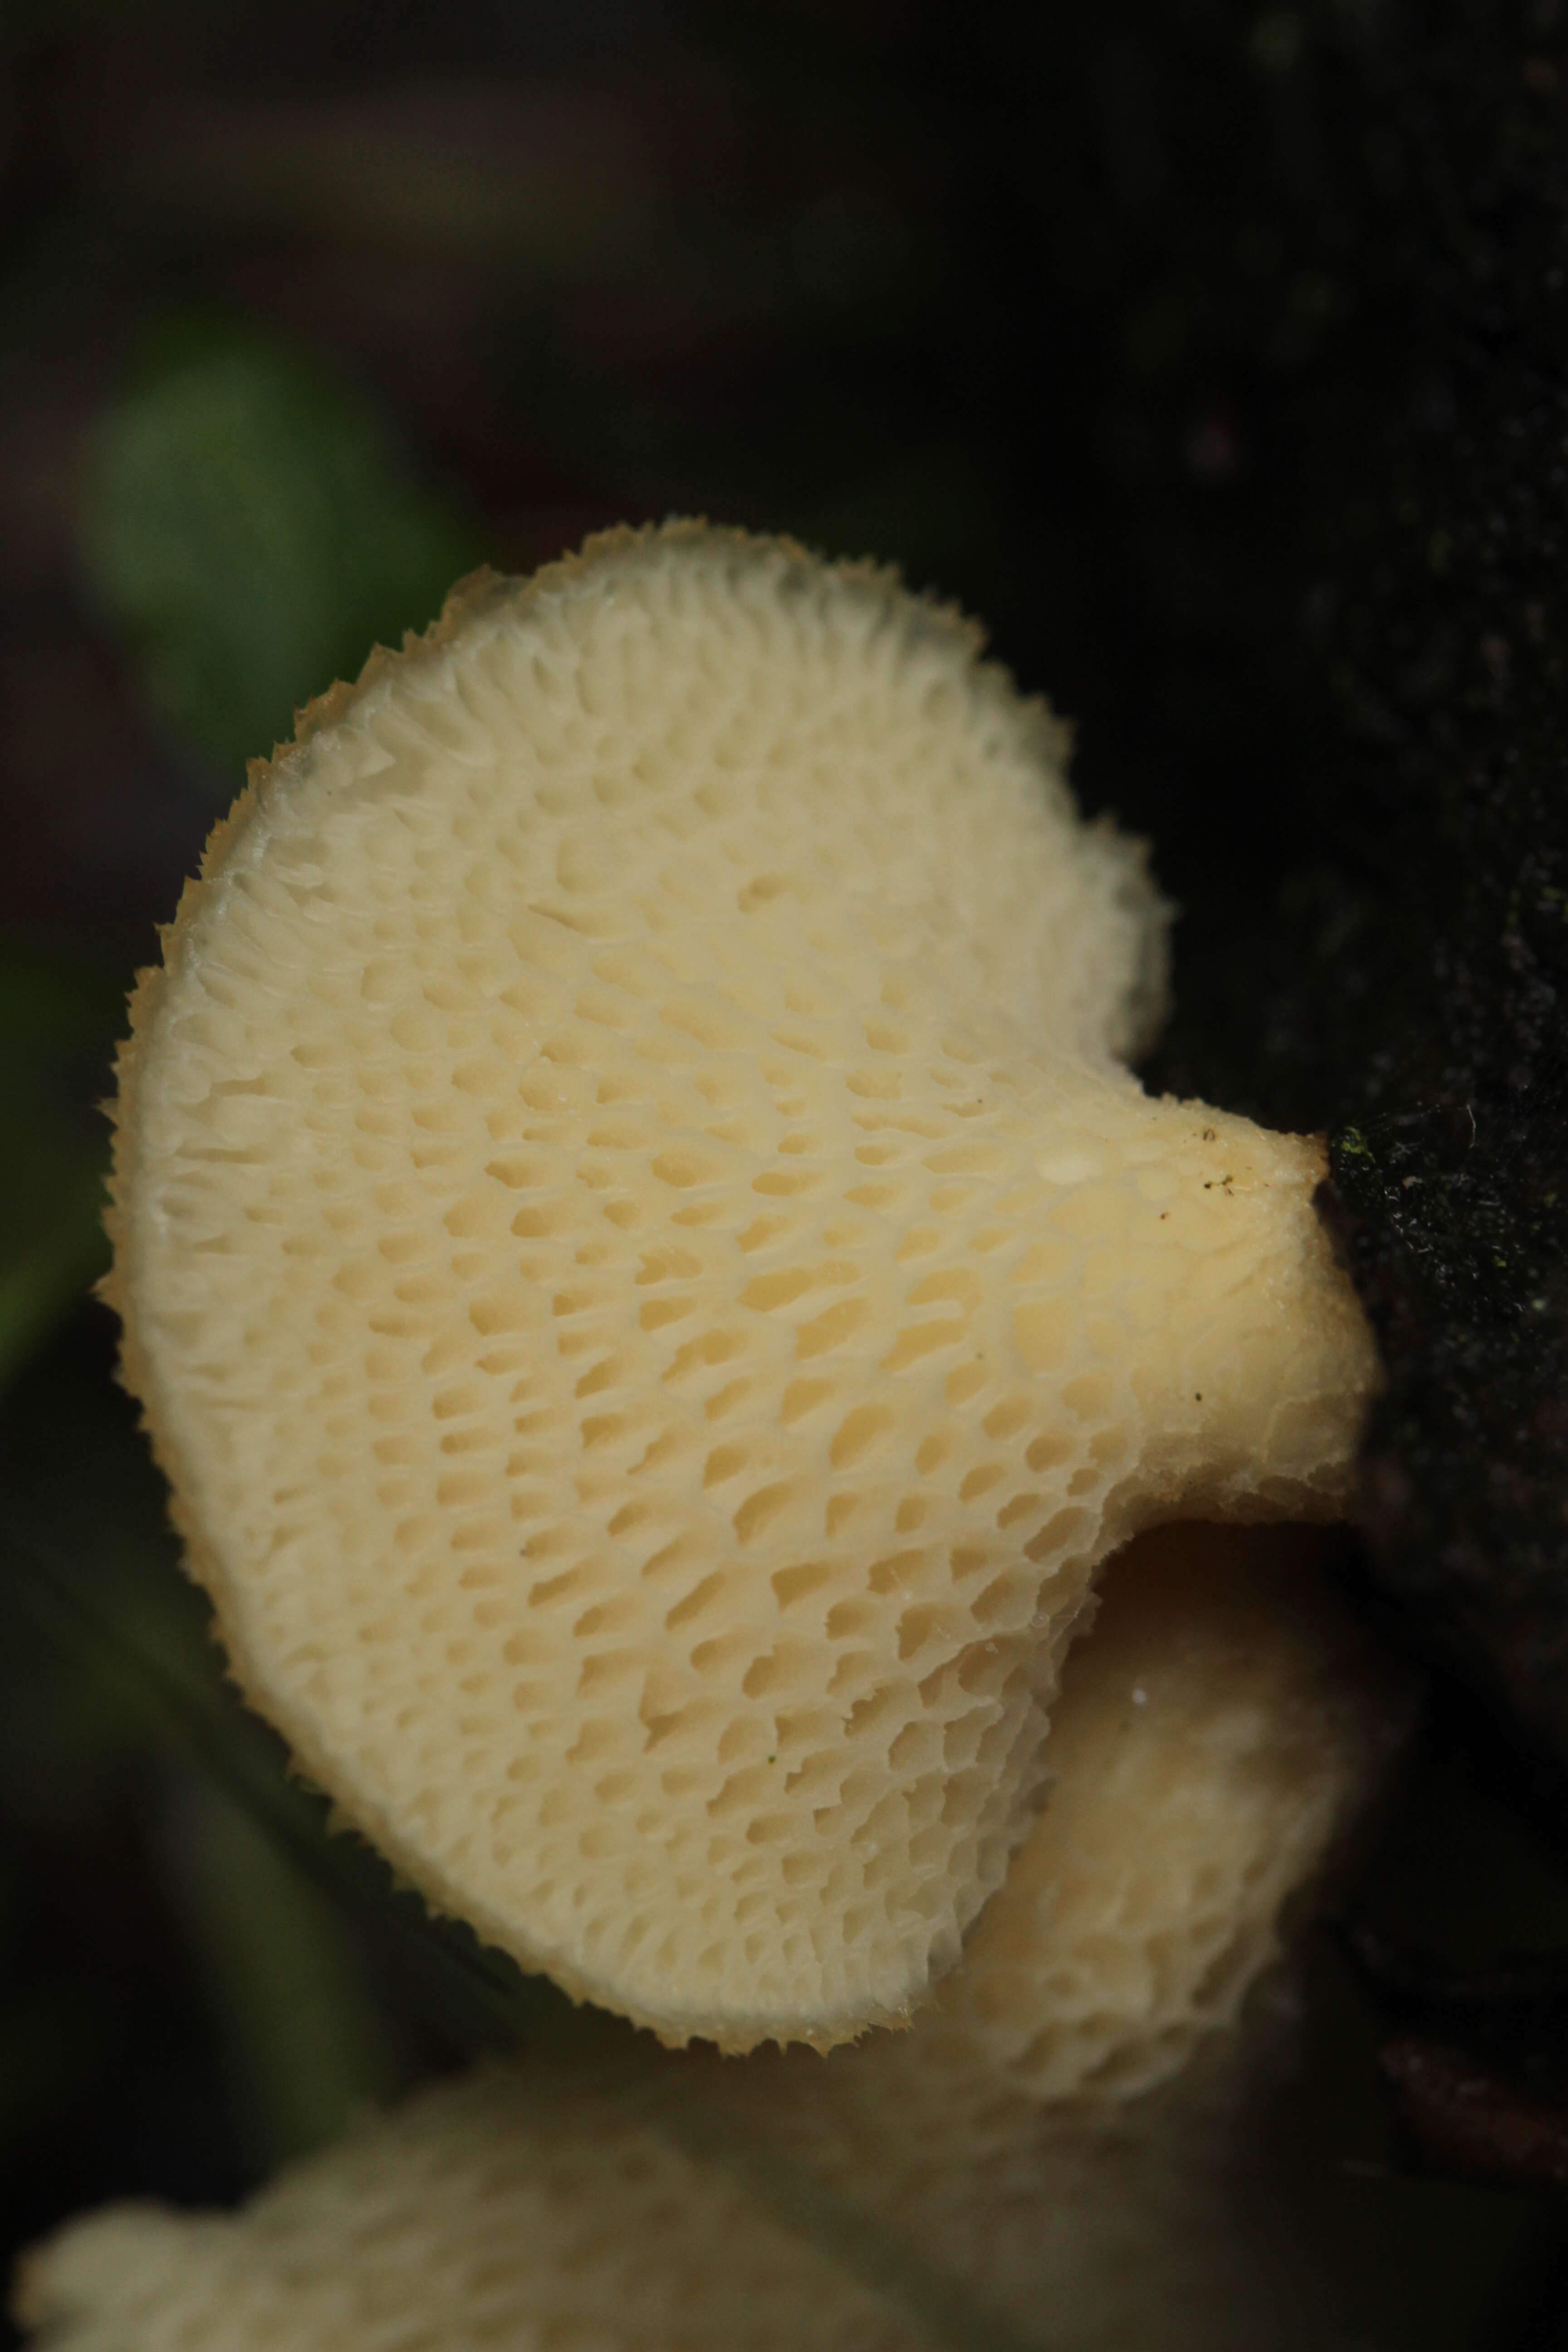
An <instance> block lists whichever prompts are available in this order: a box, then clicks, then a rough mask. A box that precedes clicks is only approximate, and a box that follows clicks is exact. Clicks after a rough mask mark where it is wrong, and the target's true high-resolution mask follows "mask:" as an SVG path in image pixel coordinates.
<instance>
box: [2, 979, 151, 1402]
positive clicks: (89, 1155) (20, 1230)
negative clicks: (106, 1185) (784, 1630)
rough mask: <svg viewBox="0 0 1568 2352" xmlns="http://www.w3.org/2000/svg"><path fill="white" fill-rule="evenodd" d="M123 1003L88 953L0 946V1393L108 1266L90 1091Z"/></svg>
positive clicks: (98, 1137) (100, 1154) (114, 983)
mask: <svg viewBox="0 0 1568 2352" xmlns="http://www.w3.org/2000/svg"><path fill="white" fill-rule="evenodd" d="M122 1004H123V993H122V989H121V984H120V982H119V978H118V975H116V974H111V973H110V972H109V971H105V970H100V968H99V967H98V965H96V964H95V963H93V962H91V961H89V960H87V959H71V958H66V957H64V956H48V957H46V956H44V955H41V954H37V953H34V954H26V953H24V952H22V951H21V950H16V949H13V950H10V951H9V952H5V951H0V1102H4V1104H5V1111H6V1116H5V1121H4V1124H3V1126H0V1389H3V1388H4V1386H5V1382H6V1381H8V1380H9V1379H10V1377H11V1375H12V1374H13V1372H15V1371H16V1370H17V1369H18V1368H19V1366H20V1365H21V1364H22V1363H23V1362H24V1360H26V1357H27V1356H28V1355H29V1353H30V1352H31V1350H32V1349H33V1348H34V1346H35V1345H36V1344H37V1342H38V1341H39V1340H40V1339H43V1338H44V1337H45V1336H46V1335H47V1332H48V1331H49V1330H50V1329H51V1328H52V1327H53V1326H54V1324H55V1323H56V1321H57V1320H58V1318H59V1317H60V1316H62V1315H63V1314H64V1313H65V1312H66V1311H67V1309H68V1307H70V1306H71V1305H72V1304H73V1303H74V1302H75V1301H76V1300H77V1299H78V1298H79V1297H80V1296H81V1295H82V1293H83V1291H84V1290H85V1289H86V1288H87V1286H88V1285H89V1283H90V1282H91V1281H93V1280H94V1279H95V1277H96V1276H98V1275H100V1274H101V1273H102V1271H103V1269H104V1266H105V1265H106V1264H107V1262H108V1258H107V1251H106V1248H105V1244H104V1240H103V1232H102V1225H101V1212H102V1202H103V1160H104V1156H105V1155H104V1150H103V1141H104V1139H103V1134H102V1129H101V1127H100V1124H99V1122H98V1120H97V1119H96V1118H95V1117H94V1116H93V1114H92V1112H91V1110H90V1108H89V1087H91V1086H92V1084H93V1081H94V1080H95V1079H96V1078H97V1077H98V1076H99V1072H100V1066H101V1065H102V1063H103V1061H104V1060H105V1059H106V1057H107V1054H108V1049H109V1041H110V1038H111V1037H112V1036H113V1034H114V1032H115V1029H116V1028H117V1027H118V1026H119V1025H120V1024H121V1018H122V1013H121V1007H122Z"/></svg>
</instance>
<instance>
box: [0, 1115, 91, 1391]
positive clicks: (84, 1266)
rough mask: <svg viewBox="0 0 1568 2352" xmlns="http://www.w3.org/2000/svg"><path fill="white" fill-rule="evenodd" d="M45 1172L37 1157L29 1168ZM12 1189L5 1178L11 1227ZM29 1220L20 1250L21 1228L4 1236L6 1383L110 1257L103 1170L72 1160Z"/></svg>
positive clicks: (2, 1363)
mask: <svg viewBox="0 0 1568 2352" xmlns="http://www.w3.org/2000/svg"><path fill="white" fill-rule="evenodd" d="M40 1172H41V1171H40V1170H39V1168H38V1167H37V1165H35V1166H33V1167H32V1168H30V1169H29V1170H28V1174H29V1176H30V1177H31V1178H33V1179H34V1181H37V1178H38V1176H39V1174H40ZM9 1191H10V1187H8V1186H6V1185H5V1184H4V1182H3V1181H0V1202H4V1206H5V1216H6V1223H7V1227H8V1228H9V1226H10V1220H11V1215H12V1213H13V1202H12V1201H11V1200H10V1199H9V1198H7V1197H6V1195H7V1193H8V1192H9ZM29 1223H30V1224H31V1230H30V1231H29V1232H25V1234H24V1236H23V1240H22V1246H21V1248H20V1249H19V1250H18V1251H16V1254H15V1255H13V1245H14V1239H15V1236H14V1234H13V1232H12V1231H11V1230H7V1231H6V1233H5V1235H4V1237H3V1240H0V1388H4V1386H5V1382H6V1381H8V1380H9V1379H10V1377H11V1375H12V1373H13V1372H15V1371H16V1370H17V1369H18V1367H19V1366H20V1365H21V1364H22V1363H23V1362H24V1361H25V1360H26V1357H27V1356H28V1355H29V1354H30V1353H31V1351H32V1349H34V1348H35V1347H36V1346H37V1343H38V1341H39V1340H40V1339H43V1338H44V1337H45V1335H46V1334H47V1332H48V1331H49V1330H50V1328H52V1327H53V1325H54V1324H55V1323H56V1322H57V1321H58V1318H59V1317H60V1316H61V1315H62V1314H64V1313H65V1311H66V1310H67V1308H68V1307H72V1306H74V1305H75V1303H76V1301H77V1300H78V1299H79V1297H81V1296H82V1294H83V1292H84V1291H85V1290H86V1289H87V1288H88V1286H89V1284H90V1283H92V1282H93V1281H95V1280H96V1279H97V1277H98V1276H99V1275H100V1274H101V1273H102V1272H103V1271H104V1268H105V1267H106V1265H108V1262H109V1249H108V1244H107V1243H106V1242H105V1240H104V1235H103V1181H102V1177H101V1175H100V1171H99V1170H98V1169H97V1168H96V1167H95V1166H93V1165H92V1163H91V1162H90V1161H89V1162H88V1163H87V1164H86V1165H85V1166H81V1165H79V1164H75V1163H71V1164H68V1166H67V1167H66V1168H65V1169H63V1170H62V1171H60V1181H58V1184H57V1185H56V1187H55V1188H54V1189H53V1192H52V1197H51V1199H50V1202H49V1205H48V1207H47V1210H44V1211H40V1212H39V1213H37V1215H36V1217H35V1219H33V1220H30V1221H29Z"/></svg>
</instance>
